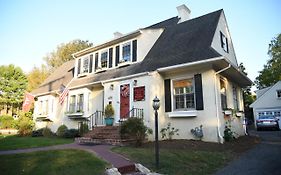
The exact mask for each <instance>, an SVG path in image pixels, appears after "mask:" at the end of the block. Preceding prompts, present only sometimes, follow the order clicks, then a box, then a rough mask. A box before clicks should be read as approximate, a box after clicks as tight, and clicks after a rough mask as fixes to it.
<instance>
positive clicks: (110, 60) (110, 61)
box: [108, 48, 113, 68]
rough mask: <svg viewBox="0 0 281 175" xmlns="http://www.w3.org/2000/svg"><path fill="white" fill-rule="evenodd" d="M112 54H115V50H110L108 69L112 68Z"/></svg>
mask: <svg viewBox="0 0 281 175" xmlns="http://www.w3.org/2000/svg"><path fill="white" fill-rule="evenodd" d="M112 53H113V48H110V49H109V58H108V67H109V68H111V67H112Z"/></svg>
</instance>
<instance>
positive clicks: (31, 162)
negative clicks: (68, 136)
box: [0, 149, 109, 175]
mask: <svg viewBox="0 0 281 175" xmlns="http://www.w3.org/2000/svg"><path fill="white" fill-rule="evenodd" d="M0 160H1V166H0V172H1V173H0V174H9V175H18V174H23V175H24V174H28V175H38V174H40V175H47V174H50V175H64V174H65V175H72V174H73V175H77V174H78V175H82V174H97V175H99V174H103V172H104V171H105V168H106V167H108V166H109V165H108V164H107V163H106V162H104V161H103V160H100V159H99V158H97V157H96V156H94V155H93V154H91V153H88V152H86V151H81V150H74V149H68V150H53V151H38V152H33V153H22V154H13V155H0Z"/></svg>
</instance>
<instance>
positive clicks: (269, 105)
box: [250, 81, 281, 127]
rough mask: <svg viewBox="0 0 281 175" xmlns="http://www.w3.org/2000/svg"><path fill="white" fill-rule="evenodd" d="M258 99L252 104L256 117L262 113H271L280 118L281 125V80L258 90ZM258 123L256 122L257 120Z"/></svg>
mask: <svg viewBox="0 0 281 175" xmlns="http://www.w3.org/2000/svg"><path fill="white" fill-rule="evenodd" d="M256 95H257V99H256V101H255V102H254V103H252V104H251V105H250V107H251V108H253V112H254V119H255V121H256V119H257V118H258V117H259V116H261V115H270V116H275V117H277V118H279V127H280V126H281V125H280V124H281V123H280V122H281V81H278V82H277V83H275V84H274V85H273V86H270V87H267V88H263V89H260V90H257V91H256ZM255 123H256V122H255Z"/></svg>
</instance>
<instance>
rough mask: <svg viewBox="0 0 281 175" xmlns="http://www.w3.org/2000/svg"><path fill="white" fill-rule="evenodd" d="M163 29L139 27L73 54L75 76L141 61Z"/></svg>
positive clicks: (96, 72)
mask: <svg viewBox="0 0 281 175" xmlns="http://www.w3.org/2000/svg"><path fill="white" fill-rule="evenodd" d="M162 32H163V29H161V28H160V29H140V30H137V31H134V32H132V33H129V34H126V35H123V34H121V33H119V32H116V33H115V34H118V35H115V38H114V39H113V40H110V41H108V42H105V43H103V44H100V45H97V46H93V47H89V48H87V49H84V50H82V51H79V52H77V53H74V54H73V57H74V58H75V59H76V61H75V77H84V76H87V75H94V74H98V73H101V72H105V71H108V70H111V69H118V68H120V67H124V66H128V65H131V64H134V63H137V62H141V61H142V60H143V59H144V58H145V56H146V55H147V53H148V52H149V50H150V49H151V48H152V46H153V45H154V43H155V42H156V40H157V39H158V38H159V36H160V35H161V33H162Z"/></svg>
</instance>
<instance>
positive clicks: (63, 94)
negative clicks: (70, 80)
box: [59, 86, 69, 105]
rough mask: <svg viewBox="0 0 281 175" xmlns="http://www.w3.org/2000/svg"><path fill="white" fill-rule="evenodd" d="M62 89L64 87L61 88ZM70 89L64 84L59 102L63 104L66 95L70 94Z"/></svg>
mask: <svg viewBox="0 0 281 175" xmlns="http://www.w3.org/2000/svg"><path fill="white" fill-rule="evenodd" d="M61 89H62V88H61ZM68 93H69V89H68V88H67V87H64V86H63V91H62V93H61V94H60V98H59V103H60V104H61V105H62V104H63V102H64V99H65V97H66V96H67V95H68Z"/></svg>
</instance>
